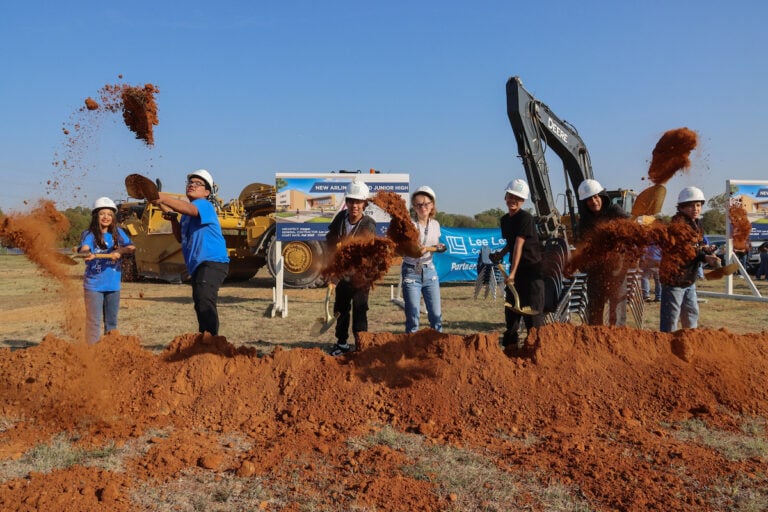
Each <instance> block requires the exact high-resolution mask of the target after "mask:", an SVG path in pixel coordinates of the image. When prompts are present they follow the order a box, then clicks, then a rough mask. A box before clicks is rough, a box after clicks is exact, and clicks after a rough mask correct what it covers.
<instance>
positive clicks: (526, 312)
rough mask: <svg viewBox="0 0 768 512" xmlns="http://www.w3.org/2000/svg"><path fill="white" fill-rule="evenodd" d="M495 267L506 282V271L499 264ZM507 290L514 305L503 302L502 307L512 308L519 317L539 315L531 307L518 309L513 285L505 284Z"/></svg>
mask: <svg viewBox="0 0 768 512" xmlns="http://www.w3.org/2000/svg"><path fill="white" fill-rule="evenodd" d="M496 267H497V268H498V269H499V270H501V275H503V276H504V281H505V282H506V280H507V278H508V277H509V275H508V274H507V271H506V270H505V269H504V265H502V264H501V263H499V264H498V265H496ZM507 290H509V292H510V293H511V294H512V297H513V298H514V299H515V303H514V304H510V303H509V302H505V303H504V307H507V308H512V311H514V312H515V313H518V314H520V315H528V316H535V315H538V314H539V313H540V312H539V311H536V310H535V309H533V308H531V306H522V307H520V296H519V295H518V294H517V290H515V286H514V285H512V284H510V283H507Z"/></svg>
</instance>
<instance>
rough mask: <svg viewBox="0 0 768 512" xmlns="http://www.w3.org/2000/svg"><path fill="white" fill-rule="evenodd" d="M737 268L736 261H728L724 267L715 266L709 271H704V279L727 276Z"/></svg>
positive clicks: (709, 279)
mask: <svg viewBox="0 0 768 512" xmlns="http://www.w3.org/2000/svg"><path fill="white" fill-rule="evenodd" d="M738 270H739V264H738V263H736V262H733V263H729V264H727V265H726V266H724V267H720V268H716V269H714V270H710V271H709V272H704V279H706V280H707V281H712V280H714V279H720V278H722V277H725V276H729V275H731V274H733V273H734V272H737V271H738Z"/></svg>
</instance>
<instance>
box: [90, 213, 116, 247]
mask: <svg viewBox="0 0 768 512" xmlns="http://www.w3.org/2000/svg"><path fill="white" fill-rule="evenodd" d="M101 210H109V211H110V212H112V224H110V226H109V228H107V231H109V233H110V234H111V235H112V242H113V243H114V244H115V245H114V247H117V246H118V245H119V244H120V237H119V236H118V232H117V214H116V213H115V211H114V210H112V208H99V209H98V210H93V212H91V225H90V226H88V231H90V232H91V233H93V238H94V240H95V241H96V247H98V248H99V249H101V250H105V249H107V248H108V247H107V243H106V242H105V241H104V234H103V233H102V232H101V225H100V224H99V212H100V211H101Z"/></svg>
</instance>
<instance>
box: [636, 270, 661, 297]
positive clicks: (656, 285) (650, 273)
mask: <svg viewBox="0 0 768 512" xmlns="http://www.w3.org/2000/svg"><path fill="white" fill-rule="evenodd" d="M651 280H653V293H654V296H655V298H656V300H661V283H660V282H659V267H651V268H646V269H643V277H642V280H641V281H640V284H641V286H642V289H643V299H650V298H651Z"/></svg>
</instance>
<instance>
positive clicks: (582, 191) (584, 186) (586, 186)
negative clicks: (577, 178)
mask: <svg viewBox="0 0 768 512" xmlns="http://www.w3.org/2000/svg"><path fill="white" fill-rule="evenodd" d="M603 190H604V189H603V186H602V185H601V184H600V182H599V181H597V180H584V181H582V182H581V184H579V201H584V200H585V199H589V198H590V197H592V196H596V195H597V194H599V193H600V192H602V191H603Z"/></svg>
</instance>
